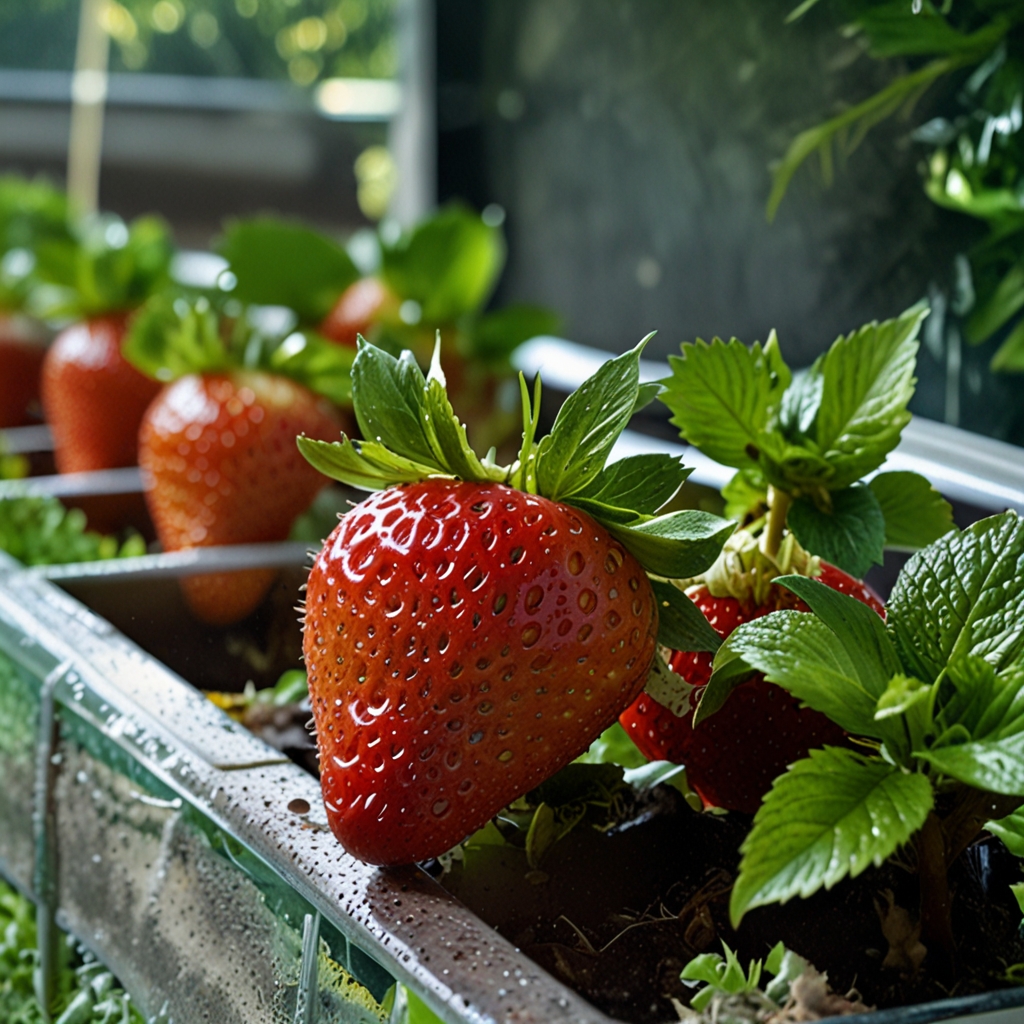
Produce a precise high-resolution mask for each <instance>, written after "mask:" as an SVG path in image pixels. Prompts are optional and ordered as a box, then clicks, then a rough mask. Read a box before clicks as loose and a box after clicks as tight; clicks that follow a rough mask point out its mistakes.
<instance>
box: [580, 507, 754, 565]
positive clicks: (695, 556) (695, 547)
mask: <svg viewBox="0 0 1024 1024" xmlns="http://www.w3.org/2000/svg"><path fill="white" fill-rule="evenodd" d="M599 521H600V520H599ZM603 525H604V526H605V527H606V528H607V529H608V531H609V532H610V533H611V534H613V535H614V536H615V537H616V538H617V539H618V540H620V541H621V542H622V544H623V545H624V546H625V547H626V549H627V550H628V551H629V552H630V553H631V554H632V555H633V557H634V558H636V560H637V561H638V562H639V563H640V564H641V565H642V566H643V567H644V568H645V569H647V570H648V572H652V573H654V574H655V575H658V576H664V577H666V578H668V579H678V580H683V579H691V578H692V577H694V576H699V575H700V574H701V573H702V572H704V571H705V570H706V569H710V568H711V565H712V563H713V562H714V561H715V559H716V558H717V557H718V553H719V551H721V550H722V545H723V544H724V543H725V542H726V540H728V538H729V537H730V536H731V535H732V533H733V531H734V530H735V529H736V524H735V523H734V522H732V521H731V520H728V519H721V518H719V517H718V516H713V515H711V513H710V512H700V511H697V510H695V509H686V510H684V511H682V512H670V513H668V514H667V515H664V516H659V517H658V518H656V519H648V520H647V521H646V522H640V523H638V524H637V525H633V526H623V525H621V524H618V523H612V522H603Z"/></svg>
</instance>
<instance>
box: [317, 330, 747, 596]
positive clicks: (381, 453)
mask: <svg viewBox="0 0 1024 1024" xmlns="http://www.w3.org/2000/svg"><path fill="white" fill-rule="evenodd" d="M647 341H648V339H647V338H645V339H644V340H643V341H641V342H640V344H639V345H637V346H636V347H635V348H634V349H632V350H630V351H629V352H626V353H625V354H623V355H621V356H617V357H615V358H613V359H609V360H608V362H606V363H605V364H604V365H603V366H602V367H601V368H600V369H599V370H598V371H597V372H596V373H595V374H594V375H593V376H592V377H591V378H590V379H589V380H587V381H586V382H584V384H583V385H582V386H581V387H580V388H579V390H578V391H576V392H575V393H574V394H572V395H570V396H569V398H568V399H567V400H566V402H565V404H564V405H563V406H562V408H561V410H560V411H559V413H558V415H557V416H556V418H555V421H554V424H553V425H552V428H551V432H550V433H549V434H546V435H544V436H543V437H538V436H537V432H538V425H539V419H540V404H541V403H540V399H541V382H540V378H539V377H538V379H537V380H536V381H535V383H534V388H533V392H532V394H531V392H530V389H529V388H528V387H527V384H526V381H525V378H524V377H523V376H522V375H520V392H521V398H522V408H523V439H522V445H521V447H520V451H519V457H518V458H517V459H516V460H515V461H514V462H512V463H511V464H508V465H501V464H498V463H497V462H496V461H495V452H494V450H493V449H492V450H491V451H490V452H488V453H487V455H485V456H484V457H483V458H480V457H479V456H478V455H477V454H476V453H475V452H474V450H473V449H472V447H471V446H470V444H469V440H468V437H467V434H466V428H465V426H464V425H463V424H462V423H461V422H460V421H459V419H458V417H457V416H456V415H455V413H454V411H453V410H452V406H451V403H450V402H449V400H448V395H447V391H446V385H445V376H444V372H443V371H442V369H441V362H440V339H438V342H437V344H436V345H435V349H434V357H433V360H432V362H431V366H430V371H429V373H428V374H427V376H426V377H424V375H423V373H422V371H421V370H420V368H419V366H418V364H417V362H416V359H415V357H414V356H413V354H412V353H411V352H409V351H405V352H403V353H402V355H401V356H399V357H395V356H393V355H391V354H390V353H388V352H386V351H384V350H383V349H380V348H377V347H376V346H375V345H372V344H370V343H369V342H367V341H365V340H362V339H361V340H360V344H359V350H358V353H357V355H356V358H355V362H354V363H353V367H352V405H353V411H354V412H355V417H356V421H357V423H358V424H359V428H360V431H361V433H362V436H363V438H364V440H353V439H351V438H349V437H347V436H345V435H342V439H341V441H338V442H331V443H327V442H323V441H316V440H313V439H311V438H306V437H299V438H298V445H299V449H300V451H301V452H302V454H303V455H304V456H305V457H306V458H307V459H308V460H309V461H310V462H311V463H312V464H313V465H314V466H315V467H316V468H317V469H318V470H320V472H321V473H324V474H325V475H326V476H329V477H331V478H333V479H335V480H339V481H341V482H342V483H346V484H348V485H349V486H352V487H356V488H359V489H362V490H368V491H373V490H381V489H384V488H387V487H391V486H395V485H398V484H403V483H417V482H419V481H423V480H428V479H432V478H447V479H451V480H465V481H470V482H479V483H487V482H490V483H501V484H505V485H507V486H509V487H514V488H516V489H518V490H521V491H525V492H527V493H529V494H537V495H540V496H542V497H545V498H549V499H551V500H553V501H558V502H563V503H564V504H566V505H572V506H574V507H576V508H578V509H580V510H582V511H584V512H586V513H587V514H588V515H590V516H591V517H592V518H593V519H595V520H596V521H597V522H598V523H600V524H601V525H602V526H604V527H605V528H606V529H607V530H608V531H609V532H610V533H611V534H612V535H613V536H614V537H616V539H618V540H619V541H620V542H621V543H622V544H623V546H624V547H625V548H626V549H627V550H629V551H630V552H631V553H632V554H633V555H634V557H636V558H637V560H638V561H639V562H640V564H641V565H642V566H644V568H645V569H647V570H648V571H649V572H651V573H655V574H656V575H658V576H661V577H665V578H680V577H683V578H686V577H692V576H695V575H697V574H698V573H701V572H704V571H705V570H707V569H708V568H709V567H710V566H711V564H712V563H713V562H714V560H715V558H716V557H717V556H718V553H719V551H720V550H721V547H722V544H723V543H724V542H725V539H726V538H727V537H728V536H729V535H730V534H731V533H732V532H733V530H734V529H735V524H733V523H731V522H729V521H728V520H725V519H721V518H720V517H718V516H714V515H711V514H709V513H707V512H702V511H697V510H685V511H681V512H668V513H664V512H662V511H661V509H662V508H663V506H665V505H666V503H667V502H669V501H670V500H671V498H672V497H673V496H674V495H675V493H676V492H677V491H678V490H679V488H680V486H682V484H683V482H684V481H685V479H686V477H687V476H688V475H689V473H690V470H688V469H687V468H686V467H684V466H683V465H682V464H681V463H680V461H679V459H677V458H674V457H672V456H668V455H640V456H634V457H632V458H626V459H622V460H621V461H619V462H614V463H611V464H610V465H609V464H608V458H609V456H610V454H611V450H612V447H613V446H614V444H615V441H616V440H617V438H618V436H619V434H620V433H621V432H622V431H623V430H624V429H625V427H626V425H627V424H628V423H629V420H630V418H631V417H632V415H633V413H634V411H635V410H636V409H637V408H638V407H640V406H642V405H644V404H646V403H647V402H649V401H650V400H652V399H653V398H654V397H655V396H656V394H657V392H658V390H659V387H660V386H659V385H656V384H655V385H641V384H640V381H639V361H640V354H641V352H642V351H643V348H644V345H645V344H646V343H647Z"/></svg>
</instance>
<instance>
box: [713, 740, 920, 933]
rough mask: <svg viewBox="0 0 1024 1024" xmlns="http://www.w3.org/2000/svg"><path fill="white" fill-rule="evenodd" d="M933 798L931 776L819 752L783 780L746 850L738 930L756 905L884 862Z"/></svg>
mask: <svg viewBox="0 0 1024 1024" xmlns="http://www.w3.org/2000/svg"><path fill="white" fill-rule="evenodd" d="M933 799H934V798H933V794H932V787H931V783H930V782H929V781H928V779H927V778H926V777H925V776H924V775H921V774H917V773H907V772H904V771H902V770H901V769H900V768H898V767H896V766H895V765H891V764H888V763H887V762H886V761H884V760H882V759H881V758H879V757H866V756H864V755H862V754H857V753H854V752H853V751H851V750H846V749H844V748H841V747H825V748H824V749H822V750H812V751H811V754H810V756H809V757H807V758H805V759H803V760H802V761H797V762H796V764H794V765H793V766H792V767H791V768H790V769H789V770H788V771H787V772H786V773H785V774H784V775H781V776H779V778H777V779H776V780H775V783H774V784H773V786H772V788H771V790H770V791H769V792H768V794H767V795H766V796H765V798H764V803H762V805H761V807H760V809H759V810H758V812H757V815H756V816H755V818H754V827H753V828H752V829H751V831H750V834H749V835H748V836H747V838H746V839H745V840H744V842H743V845H742V847H741V848H740V850H741V853H742V854H743V859H742V861H741V862H740V870H739V875H738V877H737V879H736V883H735V885H734V886H733V891H732V897H731V899H730V902H729V915H730V917H731V919H732V923H733V927H738V926H739V923H740V921H741V919H742V918H743V916H744V914H746V913H747V911H749V910H752V909H753V908H754V907H759V906H764V905H766V904H769V903H785V902H786V901H787V900H789V899H791V898H792V897H794V896H802V897H807V896H811V895H813V894H814V893H815V892H817V891H818V890H819V889H822V888H824V889H831V888H832V886H834V885H835V884H836V883H837V882H840V881H842V879H844V878H846V877H848V876H849V877H853V878H855V877H856V876H857V875H859V874H860V873H861V872H862V871H864V870H865V869H866V868H868V867H869V866H870V865H872V864H874V865H876V866H879V865H881V864H882V862H883V861H884V860H885V859H886V858H887V857H888V856H889V855H890V854H891V853H893V852H894V851H895V850H896V849H897V848H898V847H900V846H901V845H903V844H904V843H905V842H907V840H908V839H910V837H911V836H912V835H913V834H914V833H915V832H916V831H917V830H918V829H919V828H920V827H921V825H922V824H924V820H925V818H926V817H927V816H928V812H929V811H930V810H931V809H932V806H933Z"/></svg>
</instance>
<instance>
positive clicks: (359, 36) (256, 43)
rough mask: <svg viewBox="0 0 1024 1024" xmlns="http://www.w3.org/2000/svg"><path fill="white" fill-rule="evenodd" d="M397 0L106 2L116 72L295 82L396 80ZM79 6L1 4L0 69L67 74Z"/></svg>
mask: <svg viewBox="0 0 1024 1024" xmlns="http://www.w3.org/2000/svg"><path fill="white" fill-rule="evenodd" d="M395 3H396V0H122V2H118V0H109V2H108V3H107V5H106V9H105V12H104V26H105V28H106V29H107V31H108V33H109V34H110V37H111V40H112V41H113V44H114V45H113V47H112V49H111V69H112V70H114V71H145V72H149V73H154V74H185V75H219V76H227V77H236V78H261V79H291V81H293V82H294V83H296V84H297V85H301V86H308V85H312V84H314V83H315V82H317V81H319V80H321V79H323V78H331V77H356V78H390V77H393V76H394V75H395V73H396V71H397V53H396V47H395V38H394V23H393V22H394V8H395ZM78 7H79V4H78V0H3V3H0V67H6V68H32V69H40V70H68V69H69V68H71V66H72V64H73V62H74V52H75V38H76V34H77V29H78Z"/></svg>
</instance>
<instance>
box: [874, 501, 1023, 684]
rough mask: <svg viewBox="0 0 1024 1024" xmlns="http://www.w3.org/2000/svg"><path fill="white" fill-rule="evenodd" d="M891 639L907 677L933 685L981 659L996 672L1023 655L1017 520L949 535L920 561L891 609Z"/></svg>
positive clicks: (907, 572) (1007, 516)
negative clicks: (957, 664)
mask: <svg viewBox="0 0 1024 1024" xmlns="http://www.w3.org/2000/svg"><path fill="white" fill-rule="evenodd" d="M887 608H888V624H887V628H888V631H889V635H890V636H891V637H892V640H893V643H894V644H895V646H896V650H897V652H898V654H899V656H900V661H901V662H902V664H903V666H904V669H905V671H906V672H907V673H908V674H909V675H913V676H917V677H918V678H919V679H922V680H924V681H925V682H932V681H934V680H935V679H936V678H937V677H938V676H939V674H940V673H941V672H942V670H943V669H944V668H945V667H946V665H947V663H948V662H950V661H952V660H954V658H957V657H962V656H963V655H966V654H977V655H980V656H981V657H983V658H984V659H985V660H986V661H988V662H989V663H990V664H991V665H992V667H993V668H994V669H996V671H999V670H1000V669H1003V668H1005V667H1007V666H1008V665H1010V664H1012V663H1013V662H1015V661H1017V660H1018V659H1019V658H1020V657H1021V655H1022V652H1024V524H1022V523H1021V520H1020V517H1019V516H1018V515H1017V513H1016V512H1012V511H1011V512H1004V513H1003V514H1002V515H998V516H992V517H990V518H988V519H982V520H981V521H980V522H977V523H974V524H973V525H972V526H969V527H968V528H967V529H966V530H964V531H963V532H962V533H947V534H946V535H945V536H943V537H942V538H940V539H939V540H937V541H936V542H935V543H934V544H932V545H930V546H929V547H927V548H925V549H924V550H922V551H919V552H918V553H917V554H916V555H913V556H912V557H911V559H910V561H909V562H907V564H906V566H905V567H904V569H903V571H902V572H901V573H900V575H899V578H898V579H897V581H896V585H895V587H894V588H893V591H892V596H891V597H890V598H889V603H888V606H887Z"/></svg>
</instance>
